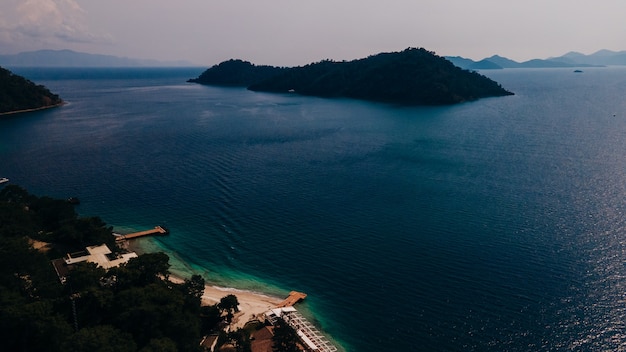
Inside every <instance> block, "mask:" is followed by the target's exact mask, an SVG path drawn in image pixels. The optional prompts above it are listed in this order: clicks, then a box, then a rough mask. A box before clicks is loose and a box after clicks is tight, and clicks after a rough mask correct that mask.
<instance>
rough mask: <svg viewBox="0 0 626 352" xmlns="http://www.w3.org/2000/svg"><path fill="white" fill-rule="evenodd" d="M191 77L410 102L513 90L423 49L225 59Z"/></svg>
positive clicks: (458, 99) (201, 80) (437, 102)
mask: <svg viewBox="0 0 626 352" xmlns="http://www.w3.org/2000/svg"><path fill="white" fill-rule="evenodd" d="M190 82H196V83H201V84H212V85H230V86H245V87H247V88H248V89H250V90H253V91H264V92H275V93H297V94H302V95H310V96H319V97H328V98H339V97H343V98H353V99H362V100H370V101H380V102H388V103H397V104H408V105H444V104H455V103H461V102H466V101H473V100H477V99H480V98H486V97H497V96H505V95H512V94H513V93H511V92H509V91H507V90H506V89H504V88H502V86H500V84H498V83H497V82H495V81H493V80H491V79H489V78H487V77H485V76H483V75H480V74H478V73H476V72H474V71H468V70H464V69H461V68H459V67H457V66H455V65H453V64H452V63H451V62H450V61H448V60H446V59H445V58H443V57H440V56H437V55H436V54H435V53H433V52H430V51H427V50H425V49H423V48H408V49H406V50H404V51H401V52H392V53H380V54H377V55H372V56H369V57H367V58H364V59H358V60H353V61H341V62H336V61H331V60H324V61H320V62H317V63H312V64H309V65H306V66H301V67H293V68H279V67H272V66H255V65H253V64H251V63H250V62H246V61H242V60H229V61H225V62H223V63H221V64H219V65H215V66H213V67H211V68H209V69H208V70H206V71H205V72H203V73H202V74H201V75H200V76H199V77H198V78H196V79H192V80H190Z"/></svg>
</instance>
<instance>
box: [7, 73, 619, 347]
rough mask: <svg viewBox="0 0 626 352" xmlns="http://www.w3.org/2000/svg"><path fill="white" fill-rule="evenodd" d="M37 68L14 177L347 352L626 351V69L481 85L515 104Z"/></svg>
mask: <svg viewBox="0 0 626 352" xmlns="http://www.w3.org/2000/svg"><path fill="white" fill-rule="evenodd" d="M202 71H203V68H184V69H181V68H175V69H172V68H162V69H155V68H150V69H25V68H15V69H14V72H15V73H18V74H22V75H25V76H26V77H27V78H29V79H30V80H32V81H35V82H36V83H39V84H44V85H46V86H47V87H48V88H50V89H51V90H52V91H53V92H55V93H58V94H59V95H60V96H61V97H62V98H63V99H65V100H66V101H67V102H68V104H67V105H65V106H63V107H60V108H57V109H52V110H48V111H43V112H37V113H30V114H25V115H19V116H12V117H9V118H6V117H5V118H3V119H1V120H0V177H8V178H10V179H11V182H12V183H16V184H19V185H21V186H23V187H25V188H27V189H28V190H29V191H31V192H32V193H35V194H38V195H50V196H54V197H60V198H66V197H69V196H75V197H79V198H80V199H81V204H80V206H78V208H77V209H78V211H79V212H80V214H82V215H86V216H100V217H101V218H102V219H103V220H104V221H105V222H107V223H108V224H110V225H112V226H114V227H115V229H116V230H118V231H131V230H143V229H147V228H152V227H153V226H155V225H159V224H164V225H166V226H168V227H169V228H170V230H171V234H170V235H169V236H166V237H158V238H153V239H144V240H141V241H142V243H141V246H142V247H144V248H147V249H150V250H163V251H166V252H167V253H169V254H170V256H171V258H172V260H171V261H172V264H173V265H174V267H173V270H174V271H176V272H179V273H185V272H186V273H189V272H198V273H202V274H203V275H204V277H205V279H207V280H208V281H210V282H214V283H216V284H220V285H225V286H231V287H237V288H241V289H247V290H253V291H259V292H265V293H269V294H273V295H278V296H284V295H286V294H287V293H288V292H289V291H290V290H298V291H303V292H306V293H307V294H308V297H307V299H306V302H305V303H304V304H303V305H301V306H300V307H301V308H300V309H302V310H303V311H305V313H306V314H307V315H309V316H310V317H312V320H313V321H314V322H315V324H317V325H318V326H320V327H321V328H322V330H323V331H324V332H325V333H327V334H328V335H329V336H331V337H332V339H333V340H334V341H335V342H337V343H338V344H340V345H341V346H343V348H344V349H345V350H347V351H350V352H370V351H371V352H380V351H538V350H541V351H565V350H566V351H592V350H594V351H599V350H604V351H625V350H626V326H625V324H626V296H625V293H626V68H612V67H608V68H589V69H585V70H584V71H585V72H583V73H574V72H573V70H572V69H538V70H530V69H528V70H527V69H516V70H513V69H511V70H499V71H484V72H483V74H486V75H488V76H489V77H491V78H493V79H495V80H496V81H498V82H500V83H501V84H502V85H503V86H504V87H505V88H506V89H508V90H511V91H513V92H515V94H516V95H514V96H510V97H503V98H490V99H483V100H480V101H477V102H472V103H465V104H460V105H456V106H445V107H401V106H394V105H386V104H378V103H369V102H363V101H354V100H342V99H320V98H311V97H301V96H297V95H281V94H265V93H255V92H250V91H247V90H245V89H240V88H219V87H210V86H201V85H196V84H191V83H186V80H187V79H188V78H194V77H197V76H198V75H199V74H200V73H201V72H202Z"/></svg>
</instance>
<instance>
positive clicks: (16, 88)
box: [0, 67, 63, 113]
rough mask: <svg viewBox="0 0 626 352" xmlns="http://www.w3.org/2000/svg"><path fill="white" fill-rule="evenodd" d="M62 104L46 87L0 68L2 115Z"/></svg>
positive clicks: (0, 108)
mask: <svg viewBox="0 0 626 352" xmlns="http://www.w3.org/2000/svg"><path fill="white" fill-rule="evenodd" d="M62 102H63V101H62V100H61V99H60V98H59V96H58V95H56V94H52V93H51V92H50V91H49V90H48V89H47V88H46V87H44V86H42V85H36V84H35V83H33V82H31V81H29V80H27V79H26V78H24V77H22V76H19V75H16V74H13V73H12V72H11V71H9V70H6V69H4V68H2V67H0V113H6V112H13V111H20V110H28V109H38V108H44V107H49V106H56V105H59V104H61V103H62Z"/></svg>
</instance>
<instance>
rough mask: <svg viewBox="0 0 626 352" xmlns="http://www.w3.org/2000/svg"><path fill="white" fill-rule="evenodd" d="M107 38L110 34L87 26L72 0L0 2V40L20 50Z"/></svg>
mask: <svg viewBox="0 0 626 352" xmlns="http://www.w3.org/2000/svg"><path fill="white" fill-rule="evenodd" d="M111 42H112V38H111V36H110V35H107V34H96V33H92V32H91V31H90V30H89V28H88V26H87V21H86V12H85V10H83V9H82V7H81V6H80V5H79V4H78V3H77V2H76V1H75V0H3V4H2V5H0V43H1V44H3V45H4V46H6V47H10V48H16V49H21V50H23V49H39V48H41V47H59V48H61V47H66V46H71V45H68V44H72V43H97V44H103V43H111Z"/></svg>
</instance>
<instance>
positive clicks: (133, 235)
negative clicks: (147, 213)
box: [115, 226, 169, 241]
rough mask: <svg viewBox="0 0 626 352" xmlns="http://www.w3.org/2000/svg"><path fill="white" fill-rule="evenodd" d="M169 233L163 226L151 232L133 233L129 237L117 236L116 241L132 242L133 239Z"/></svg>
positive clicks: (156, 227)
mask: <svg viewBox="0 0 626 352" xmlns="http://www.w3.org/2000/svg"><path fill="white" fill-rule="evenodd" d="M168 233H169V231H168V230H167V229H166V228H164V227H163V226H155V227H154V228H153V229H151V230H146V231H139V232H133V233H129V234H127V235H120V236H117V238H116V239H115V240H116V241H124V240H130V239H133V238H138V237H144V236H151V235H167V234H168Z"/></svg>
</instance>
